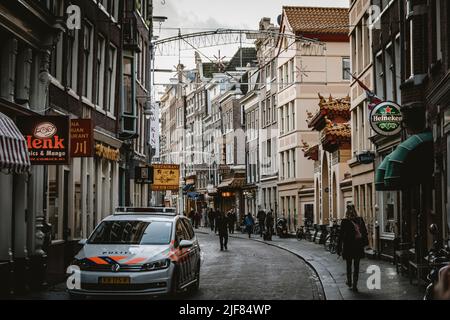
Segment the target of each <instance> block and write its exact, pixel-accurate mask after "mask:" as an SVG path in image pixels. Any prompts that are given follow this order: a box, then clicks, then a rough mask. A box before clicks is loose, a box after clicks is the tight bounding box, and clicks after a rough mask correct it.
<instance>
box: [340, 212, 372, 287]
mask: <svg viewBox="0 0 450 320" xmlns="http://www.w3.org/2000/svg"><path fill="white" fill-rule="evenodd" d="M368 244H369V239H368V236H367V228H366V224H365V223H364V220H363V218H361V217H358V214H357V212H356V209H355V206H353V205H348V206H347V210H346V212H345V218H344V219H342V222H341V228H340V233H339V240H338V248H337V254H338V255H339V256H340V255H341V254H342V258H343V259H344V260H345V261H346V263H347V282H346V284H347V286H348V287H349V288H352V290H353V291H355V292H356V291H358V276H359V262H360V260H361V259H362V258H364V247H365V246H367V245H368ZM352 264H353V279H352Z"/></svg>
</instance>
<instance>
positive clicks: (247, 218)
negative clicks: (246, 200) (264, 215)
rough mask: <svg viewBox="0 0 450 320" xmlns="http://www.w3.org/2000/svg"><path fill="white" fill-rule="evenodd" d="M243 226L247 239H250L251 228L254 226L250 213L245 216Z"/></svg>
mask: <svg viewBox="0 0 450 320" xmlns="http://www.w3.org/2000/svg"><path fill="white" fill-rule="evenodd" d="M244 225H245V231H246V232H247V233H248V238H249V239H250V237H251V234H252V232H253V226H254V225H255V220H254V219H253V216H252V214H251V213H250V212H249V213H248V214H247V215H246V216H245V219H244Z"/></svg>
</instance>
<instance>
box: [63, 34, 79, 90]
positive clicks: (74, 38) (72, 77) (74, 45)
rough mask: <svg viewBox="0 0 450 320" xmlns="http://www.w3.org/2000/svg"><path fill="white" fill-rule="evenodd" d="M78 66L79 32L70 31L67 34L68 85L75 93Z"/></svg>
mask: <svg viewBox="0 0 450 320" xmlns="http://www.w3.org/2000/svg"><path fill="white" fill-rule="evenodd" d="M77 64H78V30H70V31H68V33H67V74H66V85H67V86H68V87H69V88H71V89H72V90H73V91H75V92H76V91H77V68H78V66H77Z"/></svg>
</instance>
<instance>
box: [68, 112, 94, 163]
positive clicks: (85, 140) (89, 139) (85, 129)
mask: <svg viewBox="0 0 450 320" xmlns="http://www.w3.org/2000/svg"><path fill="white" fill-rule="evenodd" d="M93 129H94V128H93V122H92V120H91V119H72V120H70V156H71V157H72V158H82V157H93V156H94V134H93Z"/></svg>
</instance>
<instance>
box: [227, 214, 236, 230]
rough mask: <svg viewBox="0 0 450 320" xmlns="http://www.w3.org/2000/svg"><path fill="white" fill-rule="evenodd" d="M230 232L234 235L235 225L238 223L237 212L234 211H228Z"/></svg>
mask: <svg viewBox="0 0 450 320" xmlns="http://www.w3.org/2000/svg"><path fill="white" fill-rule="evenodd" d="M227 217H228V230H229V232H230V233H234V224H235V223H236V212H235V210H234V209H231V210H230V211H228V214H227Z"/></svg>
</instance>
